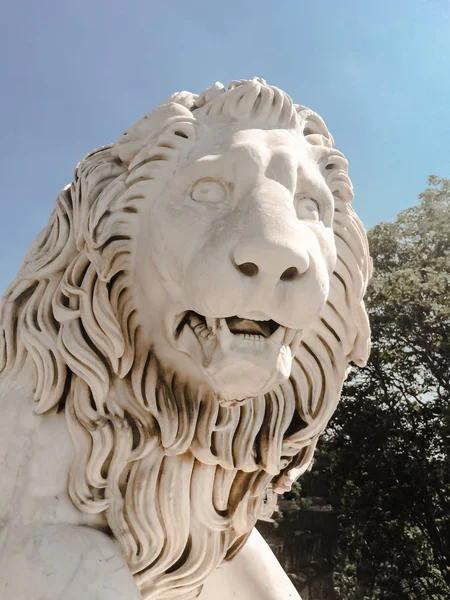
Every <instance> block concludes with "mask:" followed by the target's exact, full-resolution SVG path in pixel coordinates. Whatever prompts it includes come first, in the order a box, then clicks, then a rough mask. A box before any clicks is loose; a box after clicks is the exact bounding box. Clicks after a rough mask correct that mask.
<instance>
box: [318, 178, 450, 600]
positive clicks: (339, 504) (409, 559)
mask: <svg viewBox="0 0 450 600" xmlns="http://www.w3.org/2000/svg"><path fill="white" fill-rule="evenodd" d="M419 198H420V202H419V204H418V205H417V206H415V207H413V208H410V209H408V210H405V211H403V212H402V213H400V215H399V216H398V218H397V219H396V221H395V222H392V223H382V224H380V225H377V226H376V227H375V228H374V229H372V230H371V231H370V232H369V242H370V246H371V254H372V257H373V261H374V277H373V279H372V282H371V284H370V286H369V289H368V295H367V306H368V311H369V317H370V321H371V326H372V336H373V338H372V339H373V347H372V353H371V357H370V360H369V363H368V365H367V367H365V368H363V369H355V370H354V372H353V374H352V375H351V377H350V378H349V380H348V382H347V383H346V385H345V388H344V393H343V398H342V401H341V404H340V406H339V408H338V410H337V411H336V414H335V416H334V418H333V420H332V422H331V423H330V429H329V433H328V434H327V436H326V438H325V439H324V441H323V443H322V451H323V452H325V453H326V454H328V458H329V463H330V464H329V467H328V468H327V476H328V479H329V482H330V483H329V485H330V493H331V494H332V495H333V496H334V497H335V499H336V500H335V503H336V508H337V510H338V514H339V538H338V542H337V545H338V551H337V556H336V564H335V582H336V589H337V591H338V594H339V596H340V597H341V598H342V600H419V599H420V600H423V599H425V598H429V599H430V600H448V598H450V460H449V458H450V218H449V215H450V181H449V180H446V179H440V178H438V177H436V176H432V177H430V178H429V188H428V189H427V190H426V191H425V192H423V193H422V194H421V195H420V196H419Z"/></svg>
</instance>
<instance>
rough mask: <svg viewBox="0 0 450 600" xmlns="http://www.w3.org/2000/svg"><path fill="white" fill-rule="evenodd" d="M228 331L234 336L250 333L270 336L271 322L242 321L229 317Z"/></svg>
mask: <svg viewBox="0 0 450 600" xmlns="http://www.w3.org/2000/svg"><path fill="white" fill-rule="evenodd" d="M226 321H227V325H228V329H229V330H230V331H231V333H233V334H238V333H250V334H253V335H263V336H264V337H269V336H270V324H269V321H252V320H251V319H241V318H239V317H229V318H228V319H227V320H226Z"/></svg>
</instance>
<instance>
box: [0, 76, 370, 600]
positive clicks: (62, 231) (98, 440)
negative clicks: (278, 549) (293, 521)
mask: <svg viewBox="0 0 450 600" xmlns="http://www.w3.org/2000/svg"><path fill="white" fill-rule="evenodd" d="M351 200H352V188H351V182H350V179H349V177H348V172H347V162H346V160H345V158H344V157H343V156H342V154H341V153H339V152H338V151H337V150H335V149H334V148H333V139H332V137H331V135H330V134H329V132H328V130H327V128H326V126H325V124H324V123H323V121H322V120H321V119H320V117H319V116H318V115H316V114H315V113H314V112H312V111H311V110H309V109H307V108H305V107H303V106H300V105H296V104H294V103H293V102H292V100H291V99H290V98H289V96H288V95H287V94H286V93H285V92H282V91H281V90H279V89H277V88H275V87H273V86H269V85H267V84H266V83H265V82H264V81H263V80H261V79H256V78H255V79H252V80H249V81H236V82H232V83H231V84H230V86H229V88H228V89H227V90H226V89H225V88H224V87H223V86H222V85H221V84H215V85H214V86H212V87H211V88H209V89H207V90H205V91H204V92H203V93H202V94H200V95H196V94H191V93H189V92H181V93H178V94H174V95H173V96H171V97H170V98H169V99H168V100H167V101H166V102H165V103H163V104H162V105H161V106H159V107H157V108H156V109H155V110H153V111H152V112H150V113H149V114H148V115H146V116H145V117H143V119H141V120H140V121H139V122H138V123H136V124H135V125H134V126H132V127H131V128H130V129H129V130H128V131H127V132H126V133H125V134H123V136H121V138H120V139H119V140H118V141H117V142H116V143H115V144H112V145H110V146H106V147H103V148H101V149H99V150H97V151H95V152H93V153H91V154H89V155H88V156H86V157H85V158H84V159H83V160H82V161H81V162H80V163H79V165H78V166H77V169H76V172H75V176H74V179H73V181H72V183H71V185H69V186H67V187H66V188H64V189H63V190H62V191H61V192H60V194H59V196H58V198H57V202H56V208H55V211H54V212H53V214H52V216H51V217H50V220H49V223H48V225H47V227H46V228H45V229H44V230H43V232H42V233H41V234H40V235H39V236H38V238H37V239H36V240H35V242H34V243H33V245H32V246H31V248H30V250H29V252H28V254H27V256H26V257H25V260H24V263H23V265H22V267H21V269H20V271H19V273H18V275H17V277H16V279H15V280H14V281H13V282H12V283H11V285H10V287H9V288H8V290H7V292H6V294H5V296H4V299H3V301H2V304H1V309H0V410H1V412H2V419H1V421H0V433H1V436H0V476H1V479H2V488H1V490H0V526H1V529H0V597H1V598H2V600H22V599H23V600H25V598H26V599H27V600H28V599H29V598H31V597H32V598H37V599H38V600H43V599H44V598H45V599H46V600H59V598H61V597H64V598H65V599H66V600H67V599H68V598H72V597H73V598H75V597H83V599H84V600H109V599H111V600H112V599H116V598H117V599H118V600H119V599H120V600H122V599H124V598H127V600H129V599H132V598H137V597H140V596H142V597H143V598H145V599H146V600H164V599H169V598H178V599H180V600H188V599H189V598H194V597H196V596H197V594H198V593H199V591H200V590H201V586H202V585H203V584H204V583H205V582H206V587H205V589H204V591H203V592H202V596H201V598H205V600H206V599H207V598H211V599H212V598H213V597H214V599H215V600H219V597H218V596H217V595H215V596H214V589H217V593H222V594H224V596H223V598H225V597H235V598H242V600H247V599H250V598H252V599H253V598H254V597H255V594H257V597H261V598H265V599H266V600H277V599H279V598H280V599H281V598H282V597H283V598H284V597H286V598H289V597H292V598H296V597H297V598H298V595H295V592H294V591H293V588H292V586H291V585H290V584H289V582H288V580H287V578H286V576H285V575H284V574H283V573H282V571H281V570H280V566H279V565H278V563H277V562H276V560H275V558H274V557H273V555H272V554H271V553H270V550H269V549H268V547H267V546H266V545H265V544H264V543H263V542H262V540H261V539H260V538H259V537H258V535H257V534H256V533H254V534H252V536H251V538H250V542H249V543H248V544H247V545H246V546H245V547H244V549H243V550H242V551H241V553H240V554H239V553H238V555H237V557H236V558H235V559H234V560H233V561H231V562H229V563H226V564H224V565H222V562H223V559H224V557H225V556H226V555H227V553H228V552H229V551H230V552H231V551H232V550H233V549H234V548H235V547H237V546H239V544H240V542H241V541H242V540H244V539H245V537H246V535H247V534H248V533H249V532H250V531H251V530H252V528H253V527H254V524H255V522H256V521H257V519H258V517H259V516H260V515H261V511H262V510H264V506H263V504H264V502H265V498H266V492H269V493H273V491H275V492H277V493H282V492H283V491H285V490H287V489H289V488H290V486H291V484H292V482H293V481H294V480H295V479H296V478H297V477H298V476H299V475H301V473H302V472H304V470H305V469H307V468H308V466H309V464H310V462H311V459H312V456H313V453H314V448H315V445H316V442H317V439H318V437H319V435H320V434H321V432H322V431H323V429H324V427H325V426H326V424H327V422H328V419H329V418H330V416H331V415H332V413H333V411H334V409H335V407H336V404H337V402H338V399H339V394H340V390H341V386H342V382H343V380H344V378H345V376H346V374H347V371H348V365H349V362H350V361H354V362H356V363H358V364H362V363H364V361H365V359H366V357H367V353H368V348H369V328H368V324H367V316H366V312H365V309H364V304H363V302H362V298H363V294H364V291H365V286H366V283H367V280H368V277H369V274H370V258H369V254H368V248H367V240H366V236H365V232H364V228H363V227H362V225H361V223H360V221H359V220H358V218H357V216H356V215H355V213H354V212H353V210H352V208H351ZM221 565H222V566H221ZM218 567H220V569H219V571H217V572H216V569H217V568H218ZM226 582H228V583H226ZM228 584H229V585H228ZM227 585H228V587H227ZM230 586H231V587H230ZM256 590H257V591H256ZM227 594H228V596H226V595H227ZM280 594H281V595H280ZM286 594H287V595H286ZM289 594H291V595H289ZM292 594H294V595H292Z"/></svg>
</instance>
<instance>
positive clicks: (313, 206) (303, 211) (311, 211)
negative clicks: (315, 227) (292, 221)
mask: <svg viewBox="0 0 450 600" xmlns="http://www.w3.org/2000/svg"><path fill="white" fill-rule="evenodd" d="M295 210H296V211H297V217H298V218H299V219H308V220H310V221H319V220H320V213H319V205H318V203H317V201H316V200H314V199H313V198H308V197H307V196H302V195H301V194H297V195H296V196H295Z"/></svg>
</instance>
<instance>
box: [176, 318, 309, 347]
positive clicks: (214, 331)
mask: <svg viewBox="0 0 450 600" xmlns="http://www.w3.org/2000/svg"><path fill="white" fill-rule="evenodd" d="M185 327H189V328H190V329H191V330H192V331H193V333H194V334H195V336H196V337H197V339H198V340H199V341H200V342H205V341H210V342H212V341H220V340H226V339H229V340H231V339H235V340H242V341H246V342H256V343H258V342H259V343H261V342H264V341H265V340H269V341H270V342H273V343H276V344H279V345H287V346H288V345H290V344H292V342H293V341H294V339H295V338H296V336H297V334H298V331H297V330H295V329H290V328H289V327H284V326H283V325H280V323H277V322H276V321H274V320H273V319H267V320H256V319H250V318H248V317H241V316H237V315H234V316H231V317H223V318H215V317H205V316H203V315H200V314H199V313H196V312H195V311H193V310H188V311H186V312H185V313H183V314H182V315H181V317H180V318H179V322H178V325H177V327H176V330H175V339H177V338H179V336H180V335H181V333H182V331H183V329H184V328H185Z"/></svg>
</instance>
